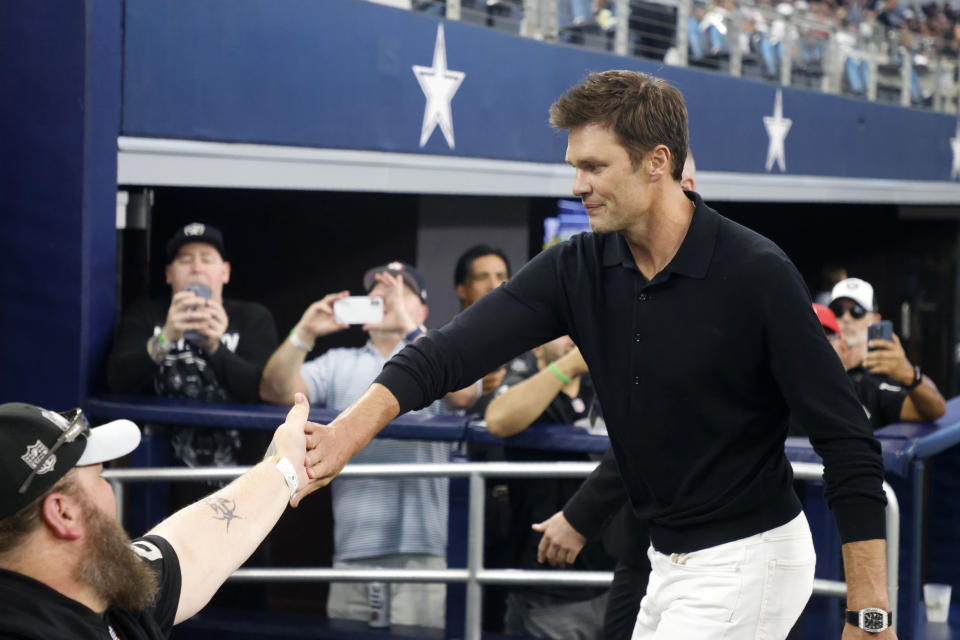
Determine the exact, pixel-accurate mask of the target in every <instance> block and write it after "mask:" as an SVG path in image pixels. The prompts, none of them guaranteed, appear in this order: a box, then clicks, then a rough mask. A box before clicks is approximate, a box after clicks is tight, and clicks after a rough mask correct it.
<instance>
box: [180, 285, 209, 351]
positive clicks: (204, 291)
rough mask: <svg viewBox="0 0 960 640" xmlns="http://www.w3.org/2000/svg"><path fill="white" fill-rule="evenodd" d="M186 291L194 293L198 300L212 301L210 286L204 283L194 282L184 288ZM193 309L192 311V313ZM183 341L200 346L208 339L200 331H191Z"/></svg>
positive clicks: (184, 336) (184, 335)
mask: <svg viewBox="0 0 960 640" xmlns="http://www.w3.org/2000/svg"><path fill="white" fill-rule="evenodd" d="M184 290H185V291H193V292H194V293H195V294H196V295H197V297H198V298H203V299H205V300H209V299H210V285H206V284H203V283H202V282H192V283H190V284H188V285H187V286H185V287H184ZM192 310H193V309H191V311H192ZM183 339H184V340H186V341H187V342H189V343H191V344H200V343H201V342H203V341H204V340H206V339H207V336H205V335H203V334H202V333H200V332H199V331H196V330H194V329H191V330H190V331H187V332H186V333H184V334H183Z"/></svg>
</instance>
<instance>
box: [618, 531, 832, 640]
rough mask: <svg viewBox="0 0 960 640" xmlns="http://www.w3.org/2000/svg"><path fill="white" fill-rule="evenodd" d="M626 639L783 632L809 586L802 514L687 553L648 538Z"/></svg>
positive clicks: (771, 637)
mask: <svg viewBox="0 0 960 640" xmlns="http://www.w3.org/2000/svg"><path fill="white" fill-rule="evenodd" d="M647 555H648V556H649V557H650V563H651V567H652V570H651V572H650V584H649V586H648V587H647V595H646V596H645V597H644V598H643V600H642V601H641V603H640V613H639V615H638V616H637V624H636V626H635V627H634V629H633V640H720V639H723V640H783V638H785V637H786V636H787V633H789V631H790V628H791V627H792V626H793V623H794V622H796V620H797V618H799V617H800V614H801V613H802V612H803V608H804V607H805V606H806V604H807V600H808V599H809V598H810V594H811V593H812V592H813V572H814V565H815V564H816V554H815V552H814V550H813V539H812V537H811V536H810V527H809V526H808V525H807V519H806V517H805V516H804V515H803V513H801V514H800V515H798V516H797V517H796V518H794V519H793V520H791V521H790V522H788V523H787V524H784V525H781V526H779V527H776V528H774V529H770V530H769V531H765V532H763V533H758V534H757V535H754V536H750V537H749V538H743V539H742V540H734V541H733V542H727V543H724V544H721V545H717V546H715V547H710V548H707V549H703V550H700V551H694V552H692V553H675V554H672V555H664V554H662V553H660V552H658V551H657V550H655V549H654V548H653V547H652V546H651V547H650V549H649V551H648V552H647Z"/></svg>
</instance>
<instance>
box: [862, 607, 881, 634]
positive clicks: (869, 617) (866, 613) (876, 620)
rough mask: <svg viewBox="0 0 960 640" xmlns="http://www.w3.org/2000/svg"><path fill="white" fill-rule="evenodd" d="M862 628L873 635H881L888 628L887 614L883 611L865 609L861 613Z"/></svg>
mask: <svg viewBox="0 0 960 640" xmlns="http://www.w3.org/2000/svg"><path fill="white" fill-rule="evenodd" d="M860 628H861V629H863V630H864V631H870V632H871V633H879V632H880V631H884V630H886V628H887V612H886V611H884V610H883V609H863V610H861V611H860Z"/></svg>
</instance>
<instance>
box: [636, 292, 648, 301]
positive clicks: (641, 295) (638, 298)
mask: <svg viewBox="0 0 960 640" xmlns="http://www.w3.org/2000/svg"><path fill="white" fill-rule="evenodd" d="M637 300H639V301H640V302H646V301H647V294H645V293H641V294H640V295H639V296H637Z"/></svg>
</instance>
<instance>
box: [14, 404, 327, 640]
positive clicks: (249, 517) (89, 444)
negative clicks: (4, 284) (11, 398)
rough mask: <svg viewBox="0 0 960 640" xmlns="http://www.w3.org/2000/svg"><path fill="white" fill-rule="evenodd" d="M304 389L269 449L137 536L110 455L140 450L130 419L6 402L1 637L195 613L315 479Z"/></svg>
mask: <svg viewBox="0 0 960 640" xmlns="http://www.w3.org/2000/svg"><path fill="white" fill-rule="evenodd" d="M308 412H309V405H308V404H307V401H306V399H305V398H304V397H303V395H302V394H298V398H297V399H296V404H295V405H294V407H293V408H292V409H291V410H290V412H289V413H288V414H287V419H286V421H285V422H284V423H283V424H281V425H280V426H279V427H278V428H277V430H276V431H275V433H274V436H273V441H272V442H271V445H270V448H269V449H268V450H267V457H265V458H264V460H263V461H262V462H261V463H259V464H257V465H256V466H255V467H253V468H252V469H250V470H249V471H248V472H247V473H245V474H244V475H242V476H240V477H239V478H237V479H236V480H235V481H233V482H232V483H230V484H229V485H227V486H226V487H224V488H223V489H221V490H219V491H217V492H216V493H214V494H212V495H210V496H209V497H207V498H206V499H204V500H202V501H200V502H197V503H195V504H192V505H190V506H188V507H186V508H184V509H181V510H180V511H178V512H177V513H175V514H173V515H172V516H170V517H169V518H167V519H166V520H164V521H163V522H161V523H160V524H158V525H157V526H156V527H154V528H153V529H152V530H150V531H149V532H148V533H147V534H146V535H145V536H143V537H142V538H137V539H136V540H134V541H132V542H131V540H130V538H129V537H128V536H127V534H126V533H125V532H124V530H123V528H122V527H121V526H120V523H119V522H118V521H117V511H116V503H115V497H114V494H113V489H112V488H111V486H110V484H109V483H108V482H107V481H106V480H104V479H103V478H102V477H101V476H100V474H101V472H102V471H103V463H105V462H108V461H110V460H115V459H117V458H120V457H122V456H125V455H127V454H128V453H130V452H131V451H133V450H134V449H135V448H136V447H137V445H138V444H139V442H140V431H139V429H138V428H137V426H136V425H135V424H133V423H132V422H130V421H129V420H115V421H113V422H110V423H107V424H104V425H101V426H99V427H93V428H91V427H90V426H89V424H88V423H87V420H86V417H85V416H84V415H83V413H82V412H81V411H80V410H79V409H75V410H73V411H69V412H64V413H57V412H53V411H49V410H47V409H43V408H41V407H36V406H33V405H29V404H23V403H8V404H3V405H0V456H2V458H0V637H2V638H21V639H37V640H41V639H49V638H75V639H82V640H87V639H89V640H102V639H103V638H112V639H113V640H117V639H120V638H122V639H123V640H156V639H159V638H166V637H167V636H168V635H169V633H170V628H171V627H172V626H173V625H175V624H178V623H180V622H182V621H184V620H186V619H187V618H189V617H191V616H193V615H194V614H195V613H197V612H198V611H199V610H200V609H201V608H202V607H203V606H204V605H205V604H206V603H207V602H208V601H209V600H210V598H211V597H212V596H213V594H214V593H215V592H216V591H217V589H219V588H220V585H221V584H223V582H224V581H225V580H226V579H227V577H229V576H230V574H231V573H233V571H234V570H235V569H236V568H237V567H239V566H240V565H241V564H242V563H243V562H244V561H245V560H246V559H247V557H249V555H250V554H251V553H252V552H253V551H254V549H256V548H257V545H259V544H260V542H261V541H262V540H263V539H264V538H265V537H266V535H267V534H268V533H269V532H270V530H271V529H272V528H273V526H274V524H276V522H277V520H278V519H279V518H280V515H281V514H282V513H283V512H284V510H285V508H286V506H287V503H288V502H289V501H290V499H291V498H292V496H293V495H294V494H295V493H296V491H297V488H298V486H302V485H303V484H304V483H305V482H306V481H307V477H306V474H305V471H304V455H305V452H306V444H305V436H304V427H305V424H306V419H307V414H308Z"/></svg>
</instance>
